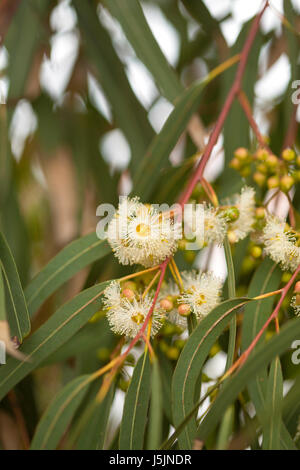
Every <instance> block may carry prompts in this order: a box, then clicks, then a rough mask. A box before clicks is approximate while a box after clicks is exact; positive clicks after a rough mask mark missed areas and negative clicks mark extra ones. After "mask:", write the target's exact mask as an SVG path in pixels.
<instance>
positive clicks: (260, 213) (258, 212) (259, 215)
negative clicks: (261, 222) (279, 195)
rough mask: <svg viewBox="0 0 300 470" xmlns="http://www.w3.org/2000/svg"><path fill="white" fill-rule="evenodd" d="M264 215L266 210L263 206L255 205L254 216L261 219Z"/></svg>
mask: <svg viewBox="0 0 300 470" xmlns="http://www.w3.org/2000/svg"><path fill="white" fill-rule="evenodd" d="M265 215H266V211H265V208H264V207H257V209H256V210H255V216H256V218H257V219H263V218H264V217H265Z"/></svg>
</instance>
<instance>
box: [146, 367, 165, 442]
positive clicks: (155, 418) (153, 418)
mask: <svg viewBox="0 0 300 470" xmlns="http://www.w3.org/2000/svg"><path fill="white" fill-rule="evenodd" d="M162 420H163V399H162V384H161V376H160V370H159V364H158V361H157V360H154V361H153V364H152V371H151V401H150V411H149V427H148V439H147V448H148V449H152V450H156V449H158V448H159V446H160V444H161V437H162Z"/></svg>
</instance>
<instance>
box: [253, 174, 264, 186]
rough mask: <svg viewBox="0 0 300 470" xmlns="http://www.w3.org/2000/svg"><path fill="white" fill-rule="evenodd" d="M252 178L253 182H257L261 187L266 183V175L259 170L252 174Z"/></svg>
mask: <svg viewBox="0 0 300 470" xmlns="http://www.w3.org/2000/svg"><path fill="white" fill-rule="evenodd" d="M253 179H254V181H255V183H256V184H258V186H260V187H261V188H262V187H263V186H264V185H265V184H266V181H267V177H266V175H264V174H263V173H261V172H260V171H256V172H255V173H254V174H253Z"/></svg>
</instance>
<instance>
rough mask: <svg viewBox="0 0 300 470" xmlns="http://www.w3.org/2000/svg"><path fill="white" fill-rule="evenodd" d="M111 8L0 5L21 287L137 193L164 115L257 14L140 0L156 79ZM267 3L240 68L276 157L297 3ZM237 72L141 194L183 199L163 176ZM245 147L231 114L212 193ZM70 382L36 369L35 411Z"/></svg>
mask: <svg viewBox="0 0 300 470" xmlns="http://www.w3.org/2000/svg"><path fill="white" fill-rule="evenodd" d="M123 1H124V3H126V2H127V3H130V0H123ZM116 3H117V2H114V0H104V1H91V0H74V1H71V0H61V1H50V0H26V1H25V0H23V1H19V0H6V1H4V0H3V1H2V3H1V4H0V34H1V38H0V41H1V43H0V44H1V47H0V101H1V104H0V132H1V141H0V146H1V148H0V161H1V163H0V165H1V166H0V178H1V184H0V205H1V207H0V209H1V218H0V223H1V230H3V232H4V233H5V235H6V237H7V239H8V241H9V244H10V247H11V249H12V251H13V254H14V257H15V260H16V263H17V266H18V270H19V273H20V276H21V281H22V284H23V285H24V286H26V284H27V283H28V281H29V280H30V279H31V278H32V277H33V276H34V274H35V273H36V272H38V271H39V269H41V267H43V266H44V265H45V264H46V263H47V262H48V261H49V259H51V258H52V257H53V256H54V255H55V254H56V253H57V252H58V251H59V250H60V249H61V248H63V247H64V246H65V245H66V244H68V243H69V242H70V241H71V240H73V239H75V238H77V237H79V236H81V235H84V234H86V233H88V232H91V231H94V230H95V228H96V224H97V222H98V221H99V219H98V218H97V216H96V208H97V206H98V205H99V204H101V203H113V204H116V202H117V200H118V195H121V194H129V193H130V192H131V191H132V193H133V194H135V189H134V185H133V180H132V175H133V174H134V171H135V168H136V167H137V166H138V164H139V160H140V159H142V157H143V156H144V155H145V153H146V151H147V148H148V147H149V146H150V144H151V142H152V140H153V138H154V136H155V134H156V133H158V132H159V131H160V130H161V129H162V127H163V125H164V123H165V121H166V119H167V117H168V116H169V114H170V112H171V111H172V109H173V107H174V100H175V98H176V91H178V90H182V89H183V88H184V87H188V86H190V85H191V84H192V83H193V82H195V81H197V80H200V79H202V78H203V77H205V76H206V74H207V73H208V72H209V71H211V70H212V69H213V68H214V67H216V66H217V65H219V64H220V63H221V62H223V61H224V60H225V59H226V58H228V57H230V56H232V55H234V54H236V53H238V52H239V51H240V50H241V47H242V45H243V41H244V38H245V33H246V31H247V29H248V26H249V22H250V20H251V19H252V18H253V16H254V15H255V14H256V13H257V12H258V11H259V8H260V7H261V1H260V0H251V2H249V1H247V0H205V1H203V2H200V0H199V2H198V7H199V4H201V5H200V12H201V15H200V16H199V15H198V16H197V13H196V14H195V11H193V8H192V7H190V8H189V7H188V3H189V2H188V1H187V0H186V1H177V0H156V1H151V0H142V1H140V2H139V3H140V5H141V7H142V12H143V14H144V16H145V18H146V21H147V24H148V26H149V28H150V30H151V32H152V34H153V36H154V38H155V40H156V41H157V44H158V47H159V48H160V50H161V51H162V54H163V56H164V57H165V60H166V66H167V67H168V68H169V69H170V77H169V76H166V77H165V82H164V83H163V82H162V81H159V80H157V77H156V76H155V73H153V70H149V67H147V64H145V63H143V61H142V60H140V58H139V57H138V56H137V54H136V51H135V48H134V47H132V44H130V42H129V41H128V39H127V38H126V34H125V32H124V29H123V28H122V26H121V25H120V23H119V21H118V18H117V17H116V15H115V11H114V7H115V5H116ZM191 3H192V4H193V3H194V4H195V2H191ZM196 3H197V2H196ZM270 3H271V8H269V9H268V11H267V12H266V13H265V15H264V17H263V20H262V23H261V29H260V33H259V35H258V38H257V40H256V42H255V46H254V50H253V53H252V55H251V61H250V64H249V65H248V68H247V72H246V77H245V90H246V92H247V94H248V98H249V99H250V102H251V104H252V107H253V110H254V116H255V119H256V120H257V122H258V124H259V127H260V130H261V132H262V133H263V134H268V135H270V137H271V142H272V149H273V150H274V152H276V151H277V152H280V149H281V147H282V145H283V143H284V136H285V134H286V132H287V129H288V126H289V123H290V119H291V116H292V115H293V113H296V117H297V121H299V119H300V112H298V111H299V109H297V106H294V105H293V103H292V102H291V95H292V92H293V91H294V90H293V89H292V86H291V85H292V82H293V80H297V79H300V73H299V68H298V65H297V64H298V50H299V48H298V42H297V41H298V38H297V34H295V31H291V30H290V29H289V27H286V26H284V24H283V21H282V15H283V14H284V15H285V16H286V17H287V18H288V19H289V22H290V25H292V27H293V28H294V29H295V30H297V27H298V25H299V21H300V16H299V15H300V0H292V1H283V0H271V1H270ZM196 10H197V9H196ZM198 11H199V10H198ZM127 14H128V13H127ZM129 16H130V15H129ZM125 17H126V12H125ZM125 19H126V18H125ZM127 19H128V20H130V18H129V17H127ZM131 20H132V18H131ZM298 29H299V28H298ZM150 61H151V57H150ZM144 62H145V61H144ZM153 63H155V59H153ZM233 73H234V69H232V70H229V71H227V72H225V73H224V74H223V75H221V76H220V77H219V78H218V79H216V80H214V81H213V82H212V83H211V84H210V85H209V86H208V87H207V89H206V91H205V93H204V95H203V98H202V101H201V104H200V106H199V109H198V112H197V116H196V118H195V119H194V121H193V123H191V125H194V132H193V134H194V138H193V139H191V137H190V134H189V133H183V135H182V136H181V137H180V139H179V141H178V142H177V143H175V142H174V149H173V151H172V152H171V154H170V155H168V163H167V168H166V169H165V171H163V172H162V173H161V175H159V176H160V178H159V180H158V183H157V185H156V186H154V187H153V188H150V189H149V194H148V195H147V199H148V200H151V201H153V202H172V201H173V200H174V198H175V197H176V195H178V194H179V193H180V191H181V190H182V187H183V185H184V181H185V177H186V174H185V173H184V174H183V177H179V178H178V180H177V183H176V185H175V187H173V188H172V191H169V192H168V191H164V188H165V186H166V183H167V182H168V180H169V178H170V175H172V174H173V173H172V168H173V169H174V168H175V170H176V168H180V167H181V166H182V165H183V166H184V161H185V160H186V159H187V158H188V157H190V156H191V155H193V154H194V153H195V152H196V151H198V150H199V146H201V145H203V142H206V141H207V137H208V135H209V132H210V130H211V128H212V126H213V124H214V122H215V120H216V117H217V116H218V113H219V112H220V109H221V107H222V103H223V102H224V97H225V96H226V92H227V91H228V88H229V86H230V84H231V82H232V77H233ZM197 143H198V144H199V145H197ZM175 144H176V145H175ZM249 145H250V133H249V128H248V125H247V123H246V120H245V118H244V117H243V116H242V115H241V112H240V111H239V110H238V109H237V107H234V108H233V111H232V112H231V113H230V115H229V119H228V121H227V124H226V126H225V129H224V132H223V134H222V136H221V138H220V139H219V142H218V144H217V146H216V148H215V149H214V152H213V155H212V158H211V160H210V162H209V164H208V166H207V169H206V173H205V176H206V178H207V179H208V180H209V181H216V184H217V187H218V184H219V182H220V181H221V182H223V183H224V181H225V180H226V181H227V185H226V184H222V185H221V193H222V195H223V196H226V195H227V194H230V193H232V192H233V189H234V187H235V185H236V186H237V187H238V185H239V184H240V182H239V181H237V179H236V175H234V173H233V171H232V170H230V169H228V166H227V163H228V162H229V161H230V159H231V158H232V155H233V151H234V149H235V148H237V147H239V146H249ZM224 167H225V171H223V169H224ZM140 195H141V196H143V195H142V194H140ZM285 210H286V207H284V206H283V208H282V211H283V213H284V211H285ZM208 255H209V261H208ZM193 263H194V265H195V266H201V265H206V266H207V267H209V268H210V269H213V270H215V271H216V272H217V273H218V274H219V275H221V276H223V277H224V278H225V277H226V268H225V266H224V260H223V254H222V250H221V249H218V248H216V247H215V248H214V252H213V253H211V252H209V253H207V252H206V251H203V252H201V254H200V256H199V257H197V258H196V259H195V261H194V262H193ZM125 271H126V270H125ZM116 273H118V274H119V273H120V271H119V267H118V265H117V263H115V262H114V261H113V260H112V259H111V258H110V259H109V261H107V262H106V261H105V264H104V266H103V263H102V265H101V267H99V266H98V267H97V266H96V267H95V266H94V267H93V269H92V270H90V269H86V270H84V272H80V273H79V274H78V275H77V276H76V277H75V278H73V279H72V280H71V281H70V282H69V283H68V284H67V285H66V286H64V288H63V289H60V291H59V292H58V293H57V294H56V295H55V296H51V298H50V300H49V301H47V302H46V304H45V305H44V306H43V307H42V309H41V311H40V312H39V314H38V315H37V317H36V318H34V319H33V321H34V328H36V327H37V326H38V325H40V324H41V323H42V322H43V321H44V320H45V319H46V318H48V317H49V316H50V315H51V314H52V312H53V311H54V310H55V308H56V306H57V305H59V304H61V303H62V302H63V301H65V300H67V299H69V298H71V297H72V296H74V295H75V294H76V293H77V292H79V290H80V289H81V288H82V287H83V286H84V285H85V283H86V282H87V280H88V282H89V283H92V282H94V281H95V280H96V279H109V278H112V277H114V276H115V275H116ZM222 354H223V353H221V352H220V353H219V354H217V355H216V356H215V357H214V358H213V359H211V360H210V362H209V363H208V364H207V366H206V367H209V370H210V377H213V376H215V377H217V376H218V375H219V374H220V373H221V372H222V370H223V367H224V361H225V357H223V356H225V355H222ZM71 365H72V364H69V366H70V367H71ZM45 376H46V380H45ZM66 377H68V369H63V370H62V367H61V366H58V365H52V366H51V367H47V368H45V369H41V370H39V371H38V372H37V373H36V375H35V381H36V382H37V383H38V384H39V385H38V388H37V390H39V394H38V395H39V396H38V399H37V401H38V408H39V410H42V409H44V407H45V406H46V404H47V403H48V402H49V399H50V398H51V396H53V393H54V392H55V391H56V390H58V389H59V387H60V386H61V382H62V381H66V380H67V379H66ZM286 386H287V387H288V384H286ZM204 391H205V390H204ZM122 400H123V393H122V392H121V391H118V392H117V394H116V399H115V405H114V408H115V417H114V419H115V424H113V423H112V426H116V423H117V421H118V420H119V419H120V413H119V410H120V406H121V402H122ZM33 422H34V419H33Z"/></svg>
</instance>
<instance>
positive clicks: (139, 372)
mask: <svg viewBox="0 0 300 470" xmlns="http://www.w3.org/2000/svg"><path fill="white" fill-rule="evenodd" d="M150 373H151V369H150V361H149V357H148V355H147V354H144V355H143V356H141V357H140V359H139V361H138V363H137V365H136V367H135V368H134V371H133V376H132V379H131V383H130V386H129V388H128V391H127V395H126V399H125V404H124V410H123V416H122V422H121V429H120V443H119V444H120V449H121V450H141V449H143V444H144V434H145V429H146V422H147V413H148V404H149V399H150V390H151V388H150V387H151V378H150Z"/></svg>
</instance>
